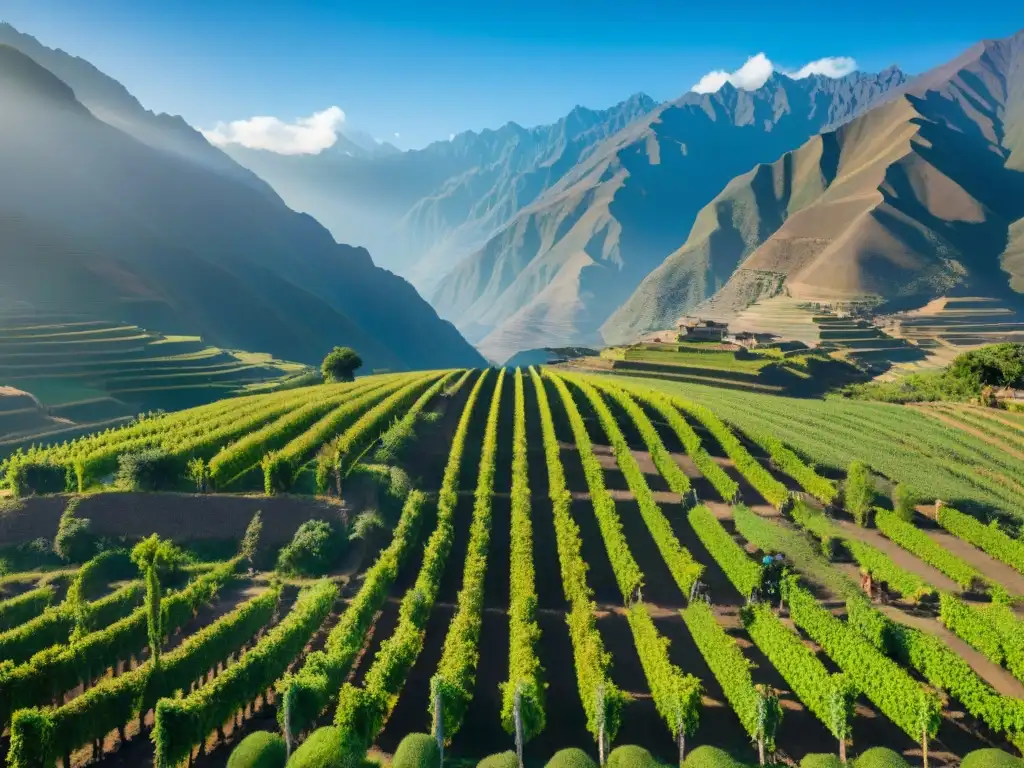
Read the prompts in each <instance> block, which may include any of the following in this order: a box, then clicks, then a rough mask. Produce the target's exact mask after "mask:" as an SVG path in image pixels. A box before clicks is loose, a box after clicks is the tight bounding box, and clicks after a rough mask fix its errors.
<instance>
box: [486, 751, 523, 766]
mask: <svg viewBox="0 0 1024 768" xmlns="http://www.w3.org/2000/svg"><path fill="white" fill-rule="evenodd" d="M476 768H519V758H518V757H517V756H516V753H515V752H513V751H511V750H509V751H508V752H499V753H497V754H496V755H488V756H487V757H485V758H484V759H483V760H481V761H480V762H479V763H477V764H476Z"/></svg>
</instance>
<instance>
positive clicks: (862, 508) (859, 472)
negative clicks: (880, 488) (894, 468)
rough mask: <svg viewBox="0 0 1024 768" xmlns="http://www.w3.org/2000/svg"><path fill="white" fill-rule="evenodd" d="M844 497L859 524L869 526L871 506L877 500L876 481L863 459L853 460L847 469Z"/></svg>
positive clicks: (847, 507)
mask: <svg viewBox="0 0 1024 768" xmlns="http://www.w3.org/2000/svg"><path fill="white" fill-rule="evenodd" d="M843 499H844V501H845V502H846V509H847V510H849V512H850V514H851V515H853V519H854V520H856V521H857V525H859V526H861V527H865V526H867V524H868V518H869V516H870V514H871V506H872V504H874V502H875V481H874V479H873V478H872V477H871V468H870V467H869V466H868V465H867V464H865V463H864V462H863V461H853V462H851V463H850V467H849V469H847V470H846V482H845V483H843Z"/></svg>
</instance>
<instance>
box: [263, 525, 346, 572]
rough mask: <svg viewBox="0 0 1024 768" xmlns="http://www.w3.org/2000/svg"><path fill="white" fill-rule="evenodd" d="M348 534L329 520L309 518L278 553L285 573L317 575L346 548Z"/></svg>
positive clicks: (281, 568)
mask: <svg viewBox="0 0 1024 768" xmlns="http://www.w3.org/2000/svg"><path fill="white" fill-rule="evenodd" d="M345 543H346V542H345V536H344V534H343V533H341V532H340V531H338V530H336V529H335V527H334V526H333V525H331V524H330V523H329V522H327V521H326V520H307V521H306V522H304V523H303V524H302V525H300V526H299V528H298V530H296V531H295V535H294V536H292V540H291V541H290V542H289V543H288V544H286V545H285V546H283V547H282V548H281V552H280V553H279V554H278V556H277V570H278V571H279V572H281V573H282V574H285V575H291V576H306V577H317V576H323V575H325V574H326V573H327V572H328V571H330V570H331V568H333V567H334V566H335V565H336V564H337V563H338V561H339V560H340V558H341V556H342V554H343V553H344V551H345Z"/></svg>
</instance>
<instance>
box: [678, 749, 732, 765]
mask: <svg viewBox="0 0 1024 768" xmlns="http://www.w3.org/2000/svg"><path fill="white" fill-rule="evenodd" d="M683 765H684V766H685V768H741V766H740V764H739V763H738V762H736V761H735V760H734V759H733V758H732V757H731V756H730V755H729V753H728V752H723V751H722V750H721V749H718V747H710V746H708V745H706V744H705V745H704V746H702V747H697V748H696V749H695V750H693V752H691V753H690V754H689V755H687V756H686V761H685V762H684V763H683Z"/></svg>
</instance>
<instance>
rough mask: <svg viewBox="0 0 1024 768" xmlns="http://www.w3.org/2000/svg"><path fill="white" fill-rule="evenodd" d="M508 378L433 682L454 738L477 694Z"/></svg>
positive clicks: (489, 437)
mask: <svg viewBox="0 0 1024 768" xmlns="http://www.w3.org/2000/svg"><path fill="white" fill-rule="evenodd" d="M504 382H505V369H504V368H502V369H501V370H500V371H499V373H498V381H497V382H496V383H495V385H494V394H493V395H492V397H491V406H490V409H489V410H488V412H487V423H486V426H485V428H484V441H483V449H482V450H481V453H480V466H479V471H478V475H477V482H476V491H475V492H474V501H473V520H472V522H471V523H470V525H469V543H468V545H467V547H466V561H465V565H464V566H463V569H462V589H460V590H459V595H458V598H457V599H456V608H455V615H454V616H453V617H452V621H451V623H450V624H449V625H448V634H447V635H446V636H445V639H444V648H443V650H442V652H441V660H440V661H439V662H438V665H437V673H436V675H435V677H434V680H433V681H432V685H434V686H436V687H437V688H438V689H439V690H440V692H441V696H440V704H441V708H442V713H441V714H442V718H441V721H442V724H443V728H444V734H443V735H444V738H445V739H446V740H447V739H451V737H452V736H454V735H455V734H456V733H458V731H459V728H461V727H462V720H463V718H464V717H465V714H466V708H467V707H468V706H469V703H470V701H472V699H473V686H474V684H475V682H476V667H477V664H478V663H479V660H480V648H479V645H480V628H481V626H482V624H483V609H484V579H485V577H486V575H487V552H488V549H489V548H490V542H491V512H492V505H493V498H494V471H495V460H496V456H497V452H498V415H499V413H500V410H501V390H502V385H503V384H504ZM437 703H438V699H437V697H431V701H430V711H431V714H436V713H435V712H434V707H435V706H436V705H437Z"/></svg>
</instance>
